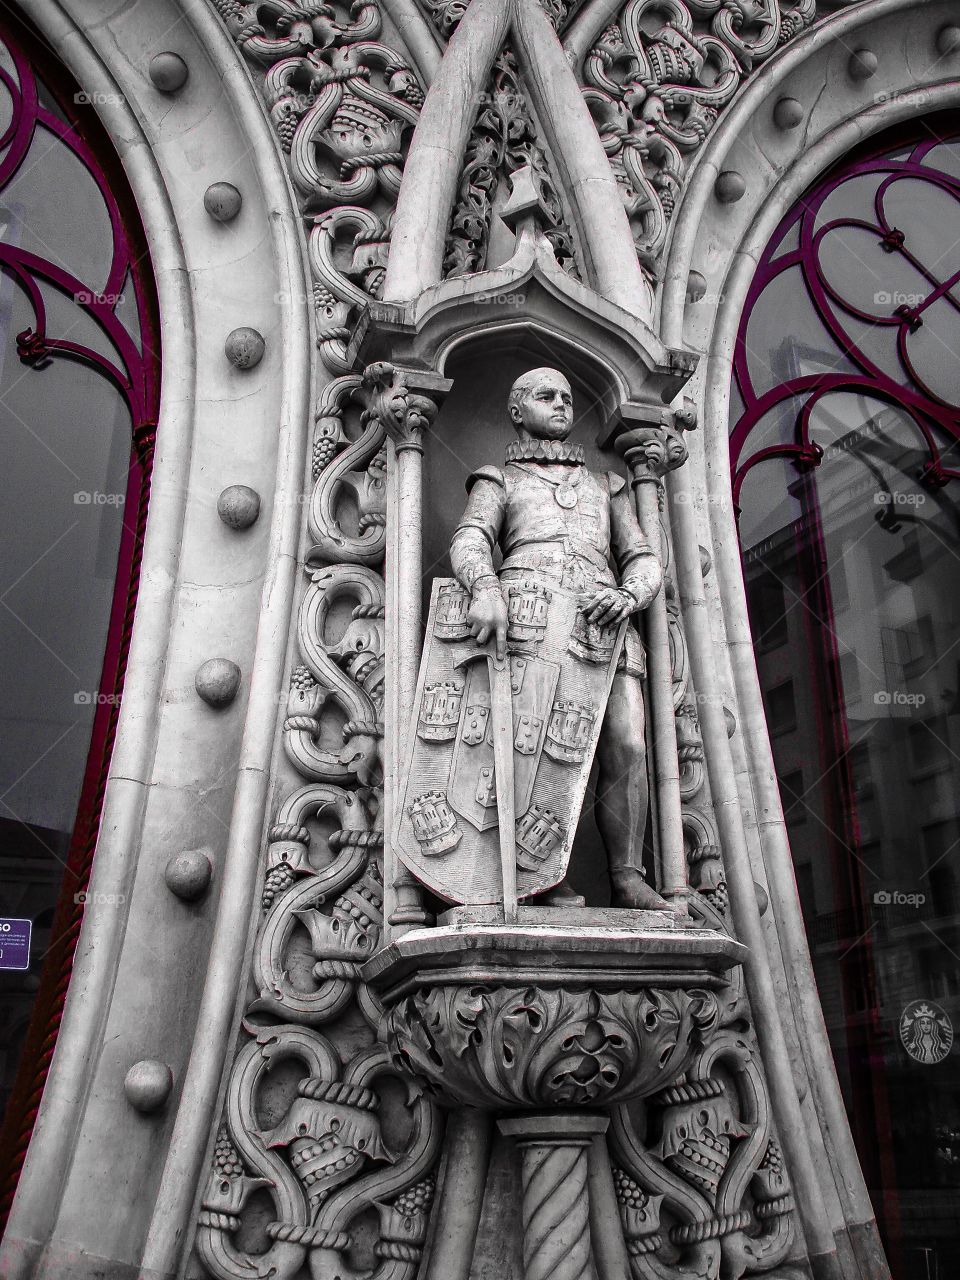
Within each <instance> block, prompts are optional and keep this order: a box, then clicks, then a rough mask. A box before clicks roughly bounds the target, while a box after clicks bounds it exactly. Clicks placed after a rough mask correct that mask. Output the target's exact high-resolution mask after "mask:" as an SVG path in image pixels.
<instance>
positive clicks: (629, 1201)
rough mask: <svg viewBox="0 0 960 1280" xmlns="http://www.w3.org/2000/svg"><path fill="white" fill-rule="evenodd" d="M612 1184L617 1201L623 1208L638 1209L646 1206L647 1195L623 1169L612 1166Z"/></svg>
mask: <svg viewBox="0 0 960 1280" xmlns="http://www.w3.org/2000/svg"><path fill="white" fill-rule="evenodd" d="M613 1185H614V1189H615V1191H616V1193H617V1201H618V1203H619V1204H621V1205H622V1206H623V1207H624V1208H625V1209H636V1210H637V1211H639V1210H641V1209H645V1208H646V1207H647V1200H648V1196H647V1195H646V1193H645V1192H644V1191H643V1190H641V1188H640V1187H639V1186H637V1184H636V1183H635V1182H634V1180H633V1179H632V1178H631V1177H630V1175H629V1173H627V1172H625V1170H623V1169H618V1168H614V1170H613Z"/></svg>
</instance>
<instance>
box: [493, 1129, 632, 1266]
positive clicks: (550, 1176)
mask: <svg viewBox="0 0 960 1280" xmlns="http://www.w3.org/2000/svg"><path fill="white" fill-rule="evenodd" d="M607 1124H608V1121H607V1118H606V1116H598V1115H584V1114H578V1113H576V1112H571V1111H566V1112H564V1111H558V1112H554V1113H552V1114H548V1115H525V1116H515V1117H511V1118H510V1119H509V1120H501V1121H499V1123H498V1128H499V1129H500V1132H501V1133H503V1134H505V1135H507V1136H508V1137H512V1138H514V1139H515V1140H516V1143H517V1146H518V1147H519V1148H520V1153H521V1161H522V1170H521V1176H522V1182H523V1203H522V1206H521V1210H522V1216H523V1275H524V1280H596V1274H597V1273H596V1269H595V1267H594V1263H593V1249H592V1245H591V1240H590V1196H589V1191H588V1187H587V1153H588V1148H589V1146H590V1144H591V1142H592V1141H593V1139H594V1138H595V1137H596V1136H597V1135H599V1134H602V1133H605V1132H606V1129H607Z"/></svg>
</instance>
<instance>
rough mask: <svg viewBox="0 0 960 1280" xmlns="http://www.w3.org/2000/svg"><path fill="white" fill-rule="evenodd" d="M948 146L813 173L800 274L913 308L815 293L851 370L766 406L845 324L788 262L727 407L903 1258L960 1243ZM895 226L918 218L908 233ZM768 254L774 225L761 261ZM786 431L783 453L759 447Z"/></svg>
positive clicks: (866, 1123) (788, 774) (914, 1268)
mask: <svg viewBox="0 0 960 1280" xmlns="http://www.w3.org/2000/svg"><path fill="white" fill-rule="evenodd" d="M924 136H925V137H929V133H928V132H927V133H925V134H924ZM958 154H960V151H958V149H957V142H956V140H954V139H950V138H948V137H947V138H945V141H944V143H943V144H941V145H940V146H938V147H935V148H933V149H932V151H930V152H929V153H928V154H927V155H926V157H925V158H924V159H923V164H922V166H921V164H920V162H919V160H914V159H912V158H911V157H912V156H913V155H914V148H913V146H911V145H906V146H905V145H904V143H903V142H902V141H898V142H896V143H892V144H891V147H890V149H889V151H888V152H887V153H886V154H880V155H878V156H877V157H876V158H875V160H874V161H872V162H870V165H872V168H870V167H869V166H866V167H867V172H860V173H854V172H852V169H853V166H851V172H850V173H849V174H845V173H844V171H842V170H841V171H835V172H834V173H833V174H832V175H831V177H830V179H829V180H828V181H826V182H824V183H823V185H822V186H821V187H820V188H815V189H814V190H813V191H811V192H808V193H807V194H806V195H805V197H804V200H803V207H804V208H805V209H808V210H812V211H813V212H812V215H811V216H814V217H816V219H817V223H818V225H824V224H825V223H826V222H828V221H830V220H832V219H837V220H840V222H841V224H842V225H839V226H838V227H836V228H835V229H834V230H831V231H830V232H828V233H827V235H825V236H824V238H823V241H822V245H821V252H820V254H819V258H817V259H813V258H811V260H810V261H809V262H808V263H807V267H808V270H809V271H810V272H811V273H812V275H811V278H812V279H814V280H817V279H819V280H821V282H822V283H823V284H824V285H825V286H826V285H829V287H830V288H831V289H833V290H834V291H836V292H837V293H838V294H840V295H841V297H842V299H843V302H845V303H846V304H847V305H849V306H854V307H858V308H860V309H862V310H863V311H864V312H866V313H867V314H868V315H870V316H875V317H877V319H880V320H882V319H884V318H890V317H893V316H894V315H895V314H896V312H897V308H898V307H900V306H907V307H919V316H920V319H921V323H920V324H910V325H907V323H906V320H904V321H903V323H901V322H898V323H897V324H894V325H883V324H877V323H876V321H874V320H857V319H855V318H853V317H851V316H850V315H848V314H847V313H846V312H845V310H844V307H843V306H842V305H841V304H840V303H836V302H832V301H828V302H825V303H824V306H825V308H828V312H829V315H831V316H832V317H833V322H834V323H835V324H837V325H839V326H840V327H841V330H842V334H843V339H842V344H841V345H842V347H843V348H844V349H845V350H846V351H847V352H848V354H849V359H848V358H847V357H844V360H845V361H846V363H843V362H841V364H840V365H839V366H838V371H839V372H841V373H843V372H846V371H848V370H849V371H851V372H852V373H853V374H854V375H855V376H854V377H852V378H851V385H849V386H838V387H836V388H835V389H833V390H829V391H827V392H826V393H825V394H824V392H823V389H822V388H820V387H817V386H816V385H811V386H810V387H809V388H808V389H807V390H806V391H804V392H803V393H802V394H799V395H798V394H789V392H788V391H787V389H786V388H784V389H783V398H782V399H781V401H780V402H779V404H778V405H777V406H776V408H775V409H772V410H768V411H767V413H765V414H764V415H762V416H759V417H758V416H757V413H756V408H755V406H756V397H757V396H758V395H759V394H760V393H761V392H762V391H766V390H773V389H775V388H777V387H781V388H782V387H783V384H784V383H786V382H787V381H788V380H789V379H791V378H795V377H796V376H797V372H798V370H799V369H800V368H801V367H802V366H803V364H804V362H806V365H807V367H809V368H816V367H817V357H816V355H815V352H816V350H817V349H818V344H819V349H820V350H824V349H826V348H827V347H828V346H829V342H830V341H832V339H830V340H824V339H822V338H821V339H817V340H815V339H814V338H813V337H812V335H813V334H815V333H817V332H818V326H819V331H820V332H822V333H825V332H826V321H827V318H828V315H827V314H824V315H821V314H820V313H819V312H818V310H817V306H816V305H815V302H814V300H813V296H812V295H811V293H810V292H809V290H808V289H807V288H806V285H805V283H804V279H803V275H802V273H801V271H800V269H799V267H795V268H791V269H790V270H789V271H786V272H783V273H781V274H780V275H779V276H776V277H773V279H772V280H771V281H770V283H768V284H767V286H766V287H765V288H764V289H763V290H762V291H761V292H760V295H759V297H758V298H757V300H756V302H755V304H754V305H753V308H752V311H751V313H750V314H748V315H746V316H745V317H744V320H743V325H742V328H743V333H744V334H745V335H746V340H747V342H748V344H749V345H750V347H751V349H752V348H754V347H755V348H757V349H762V352H763V353H764V357H765V358H764V360H763V361H762V362H756V360H755V364H754V365H753V366H751V367H752V368H756V369H760V370H761V373H758V374H756V375H755V376H756V383H755V385H754V387H753V388H752V389H751V388H747V389H745V390H744V394H743V396H742V399H741V400H740V401H739V402H738V407H739V405H742V415H741V417H740V418H739V419H738V417H737V416H736V415H734V416H732V417H731V432H732V438H733V441H734V446H733V457H732V466H733V470H734V473H735V474H740V475H741V477H742V484H741V489H740V496H739V507H740V535H741V546H742V551H743V569H744V578H745V583H746V588H747V598H748V606H749V609H750V615H751V622H752V627H753V634H754V641H755V652H756V657H757V668H758V672H759V676H760V683H761V688H762V691H763V697H764V704H765V708H766V714H767V721H768V728H769V731H770V735H771V743H772V747H773V754H774V760H775V763H776V769H777V776H778V778H779V781H780V791H781V797H782V801H783V807H784V814H785V818H786V821H787V826H788V831H789V835H790V842H791V847H792V852H793V858H794V863H795V867H796V874H797V884H798V888H799V892H800V896H801V905H802V909H803V913H804V919H805V922H806V925H807V930H808V935H809V940H810V945H811V952H812V956H813V963H814V971H815V974H816V978H817V984H818V988H819V991H820V996H821V1000H822V1003H823V1008H824V1015H825V1019H826V1023H827V1028H828V1033H829V1035H830V1040H831V1043H832V1046H833V1050H834V1056H835V1060H836V1064H837V1070H838V1074H839V1077H840V1081H841V1087H842V1089H843V1091H844V1095H845V1098H846V1102H847V1106H848V1110H849V1113H850V1118H851V1123H852V1127H853V1131H854V1137H855V1140H856V1142H857V1147H858V1151H859V1154H860V1157H861V1161H862V1163H863V1167H864V1171H865V1173H866V1176H867V1179H868V1183H869V1185H870V1188H871V1191H872V1194H873V1197H874V1206H875V1209H876V1211H877V1214H878V1219H879V1221H880V1224H881V1229H882V1231H883V1233H884V1237H885V1243H886V1245H887V1247H888V1250H889V1254H890V1260H891V1266H892V1270H893V1274H894V1275H895V1276H897V1278H898V1280H928V1277H929V1276H936V1275H939V1276H941V1277H946V1276H947V1275H953V1274H955V1273H956V1272H957V1267H958V1264H960V1229H958V1222H957V1215H956V1203H957V1201H956V1196H957V1191H958V1186H960V1072H958V1071H957V1070H956V1068H955V1065H954V1062H953V1061H952V1060H951V1054H949V1053H947V1049H948V1048H949V1039H950V1036H949V1031H948V1029H949V1027H950V1026H951V1025H952V1026H954V1027H957V1026H960V884H958V880H960V651H958V649H957V637H958V635H960V503H958V495H960V476H958V477H955V476H954V475H953V473H952V470H951V469H952V468H953V467H954V464H955V462H956V459H957V456H958V455H957V445H958V442H960V418H958V415H957V413H956V409H955V406H956V405H957V404H958V402H960V384H958V374H957V356H956V353H957V351H960V307H958V306H956V305H954V301H953V298H952V297H949V296H947V297H942V298H940V299H938V300H934V301H932V302H931V301H930V295H931V294H932V292H933V290H934V288H935V284H933V283H931V280H930V279H929V278H928V277H929V276H935V278H936V279H937V280H946V279H947V277H948V276H949V274H950V273H951V272H952V271H953V270H955V269H957V268H958V267H960V259H958V257H957V247H956V240H957V237H956V230H955V229H956V227H957V225H958V224H960V169H958V167H957V163H956V156H957V155H958ZM895 155H896V156H897V157H898V160H899V163H900V164H901V165H902V166H903V167H904V169H905V170H906V171H907V175H908V176H907V178H905V179H898V180H897V181H896V182H894V183H892V184H891V185H890V186H889V187H888V188H887V193H886V196H885V198H884V203H883V209H884V216H885V218H886V222H887V224H888V226H887V227H886V228H885V227H884V226H882V225H881V224H880V222H879V221H878V219H877V214H876V211H875V209H874V208H873V194H874V193H876V192H877V191H879V190H880V187H881V184H882V182H883V181H884V179H885V177H886V176H887V175H888V174H889V172H890V168H889V166H890V164H891V162H892V161H893V159H894V156H895ZM938 157H940V158H942V160H943V162H944V163H943V167H942V169H939V170H938V169H937V167H936V166H937V160H938ZM857 163H858V165H859V168H860V169H861V170H863V169H864V168H865V162H864V161H863V160H860V161H858V162H857ZM924 170H926V171H927V174H928V176H929V174H930V173H935V174H936V176H937V179H938V181H939V183H940V185H935V184H934V183H933V182H931V181H929V180H922V174H923V171H924ZM793 216H794V215H792V214H791V215H788V218H787V219H785V222H784V225H789V224H790V219H791V217H793ZM851 218H856V219H863V220H864V221H867V222H869V223H871V224H872V225H873V230H872V231H868V230H865V229H863V228H861V227H856V226H851V225H849V223H848V221H845V220H849V219H851ZM890 227H893V228H903V229H904V231H905V233H906V234H905V239H904V242H903V244H902V245H898V243H897V239H896V237H891V236H890V234H889V228H890ZM885 239H886V248H884V247H883V242H884V240H885ZM901 250H902V251H901ZM780 252H781V244H780V240H779V239H778V237H777V236H774V238H773V240H772V243H771V249H770V250H769V251H768V253H767V254H766V255H765V256H764V257H763V258H762V259H761V263H760V266H759V271H760V272H761V273H763V272H765V271H766V269H767V265H768V263H769V262H772V261H775V258H776V255H777V254H779V253H780ZM914 258H915V259H916V261H914V260H913V259H914ZM918 262H919V263H921V264H922V268H923V269H922V270H921V269H920V266H918ZM760 278H761V279H762V278H763V276H762V275H761V277H760ZM795 317H798V319H797V320H796V322H795ZM898 337H902V338H903V339H904V347H905V353H906V358H905V359H904V358H902V357H901V353H900V352H899V351H898V349H897V340H898ZM751 357H752V358H755V353H754V352H753V351H752V350H751ZM821 367H822V363H821ZM789 391H790V392H795V391H796V388H795V387H794V386H791V387H790V389H789ZM942 402H945V403H942ZM787 405H789V412H787V411H786V406H787ZM754 419H756V421H755V422H754ZM751 422H753V423H754V425H753V426H750V423H751ZM798 423H805V434H803V433H800V434H798ZM773 445H781V446H784V447H787V448H791V447H792V448H794V453H793V454H792V455H791V456H789V457H776V458H772V459H770V458H767V459H763V458H761V457H760V456H759V454H760V450H762V449H769V448H770V447H771V446H773ZM799 445H803V446H804V449H803V452H802V453H801V454H799V455H798V454H797V452H796V448H797V446H799ZM945 1029H947V1030H945ZM928 1267H929V1270H928Z"/></svg>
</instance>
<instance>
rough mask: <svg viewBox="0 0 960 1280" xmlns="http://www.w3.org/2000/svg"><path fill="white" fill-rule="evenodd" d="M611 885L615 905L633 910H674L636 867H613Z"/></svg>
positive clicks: (611, 869)
mask: <svg viewBox="0 0 960 1280" xmlns="http://www.w3.org/2000/svg"><path fill="white" fill-rule="evenodd" d="M610 885H611V887H612V889H613V906H615V907H629V908H630V909H631V910H632V911H672V910H673V908H672V907H671V906H670V903H669V902H667V900H666V899H665V898H661V897H660V895H659V893H657V891H656V889H651V887H650V886H649V885H648V884H647V882H646V880H644V878H643V876H642V875H641V874H640V872H639V871H638V870H637V869H636V867H616V868H614V867H611V868H610Z"/></svg>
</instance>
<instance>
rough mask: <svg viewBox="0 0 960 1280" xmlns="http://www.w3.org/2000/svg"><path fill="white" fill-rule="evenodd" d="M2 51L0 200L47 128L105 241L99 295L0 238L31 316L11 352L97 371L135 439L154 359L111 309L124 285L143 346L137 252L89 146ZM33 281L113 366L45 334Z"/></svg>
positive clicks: (150, 394) (24, 64)
mask: <svg viewBox="0 0 960 1280" xmlns="http://www.w3.org/2000/svg"><path fill="white" fill-rule="evenodd" d="M5 47H6V51H7V54H8V56H9V58H10V61H11V62H12V63H13V66H14V68H15V71H16V75H15V76H14V75H11V74H10V72H9V71H8V70H7V69H6V68H5V67H4V66H2V65H0V83H2V85H3V87H4V88H5V89H6V91H7V93H8V94H9V95H10V99H11V104H12V112H11V118H10V121H9V123H8V125H7V127H6V129H5V130H4V132H3V135H2V136H0V200H2V199H3V198H4V195H5V193H6V191H7V188H8V187H9V185H10V183H11V182H12V181H13V179H14V178H15V177H16V176H17V174H18V173H19V172H20V171H21V169H22V167H23V165H24V162H25V161H26V160H27V159H28V157H29V158H30V162H31V163H32V164H36V163H38V161H37V158H36V154H35V151H34V150H33V148H34V146H35V143H36V142H37V139H38V136H39V133H40V132H41V131H42V130H44V129H45V130H49V132H50V133H51V134H52V135H54V137H56V138H57V139H59V141H60V143H62V145H63V146H65V147H68V148H69V149H70V150H71V151H72V152H73V154H74V155H75V156H76V157H77V158H78V159H79V160H80V161H81V162H82V164H83V165H84V167H85V168H86V169H87V171H88V172H89V173H90V175H91V176H92V177H93V179H94V181H95V182H96V184H97V186H98V187H99V188H100V191H101V194H102V195H103V199H104V205H105V207H106V210H107V213H108V215H109V219H110V227H111V231H112V236H113V244H112V258H111V261H110V265H109V274H108V276H107V279H106V282H105V284H104V285H103V287H102V288H100V289H98V288H96V287H94V286H93V285H92V284H91V282H90V281H83V280H79V279H78V278H77V277H76V276H74V275H72V274H71V273H70V272H69V271H66V270H65V269H64V268H63V267H62V266H60V265H58V264H57V263H55V262H53V261H52V260H51V259H50V258H43V257H40V256H38V255H37V254H35V253H31V252H29V251H28V250H26V249H22V248H19V247H18V246H16V245H12V244H9V243H7V242H5V241H2V240H0V270H3V271H7V272H9V273H10V274H11V275H13V276H14V277H15V278H16V280H17V282H18V284H20V285H21V286H22V288H23V289H24V291H25V292H26V294H27V296H28V297H29V299H30V304H31V306H32V308H33V313H34V323H33V325H32V327H31V328H29V329H25V330H23V331H22V332H20V333H18V334H17V335H16V343H17V354H18V355H19V357H20V359H21V361H22V362H23V363H24V364H26V365H31V366H33V367H34V368H42V367H43V365H44V364H45V363H46V362H47V361H48V360H50V359H52V358H56V357H58V356H65V357H68V358H72V359H75V360H80V361H82V362H84V363H85V364H88V365H91V366H93V367H94V368H95V369H97V370H99V372H100V373H102V374H103V375H104V376H105V377H106V378H109V380H110V381H111V382H112V383H113V384H114V385H115V386H116V387H117V389H118V390H119V391H120V392H121V394H122V395H123V397H124V399H125V400H126V402H127V406H128V408H129V410H130V418H131V421H132V423H133V430H134V436H135V438H136V437H137V436H138V435H139V433H140V432H141V430H142V428H143V427H144V426H145V425H146V424H147V423H148V422H149V421H151V420H153V419H154V415H155V405H154V401H155V398H156V391H157V388H156V384H155V371H156V360H155V356H154V355H153V353H152V352H147V354H146V355H145V354H144V351H143V350H142V349H141V347H140V346H139V345H138V344H137V342H136V341H135V340H134V338H133V337H132V336H131V334H130V332H129V330H128V328H127V326H126V325H125V324H124V323H123V321H122V320H121V319H120V317H119V316H118V314H117V307H118V304H119V300H120V299H121V298H122V294H123V289H124V287H125V285H129V287H132V288H133V291H134V295H135V300H136V307H137V312H138V317H139V322H140V332H141V334H142V335H143V336H144V339H145V345H150V338H151V336H152V317H151V312H150V309H149V307H148V303H147V299H146V298H145V296H144V290H143V286H142V282H141V280H140V273H139V272H138V271H137V263H138V258H139V257H140V256H142V251H141V252H140V253H138V251H137V247H136V245H135V244H134V243H133V241H132V240H131V237H130V235H129V234H128V230H127V227H126V226H125V224H124V221H123V219H122V217H121V213H120V209H119V206H118V204H117V202H116V200H115V199H114V198H113V196H112V195H111V191H110V187H111V183H110V179H109V177H108V175H107V174H106V173H105V172H104V169H103V166H102V165H101V163H100V161H99V159H98V157H97V156H96V155H95V154H94V152H93V149H92V148H91V147H90V145H89V143H88V142H87V141H86V140H85V138H84V137H83V136H82V134H81V132H80V131H79V130H78V129H77V127H76V125H75V124H74V123H68V122H67V120H65V119H63V118H62V117H61V116H60V115H58V114H56V113H55V112H54V111H52V110H50V109H49V108H48V107H46V106H44V105H43V102H42V100H41V86H40V84H39V82H38V80H37V76H36V73H35V68H34V67H33V66H32V65H31V62H30V61H29V60H28V58H27V56H26V54H25V53H24V52H23V50H22V49H21V48H20V47H19V46H18V45H17V44H16V43H13V42H7V43H6V44H5ZM78 96H81V95H78ZM64 196H65V198H67V199H69V193H64ZM40 281H47V282H49V283H50V284H52V285H53V286H54V287H55V288H57V289H59V290H61V291H62V292H63V293H64V294H66V295H67V296H68V297H70V298H72V299H73V302H74V305H75V306H77V307H78V308H80V309H81V310H82V311H83V312H85V313H86V314H87V315H88V316H89V317H90V318H91V319H92V320H94V321H95V322H96V324H97V325H98V326H99V327H100V329H101V330H102V331H103V333H104V334H105V335H106V337H107V338H108V339H109V341H110V344H111V345H112V346H113V348H114V349H115V351H116V355H117V358H116V360H111V359H108V358H107V357H106V356H105V355H103V354H101V353H100V352H98V351H95V350H94V349H93V348H92V347H90V346H88V345H86V344H84V343H82V342H75V341H71V340H70V339H69V338H68V337H66V336H62V335H61V336H57V335H56V334H54V333H51V332H50V330H49V327H48V323H47V308H46V306H45V304H44V300H43V293H42V291H41V288H40V283H39V282H40Z"/></svg>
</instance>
